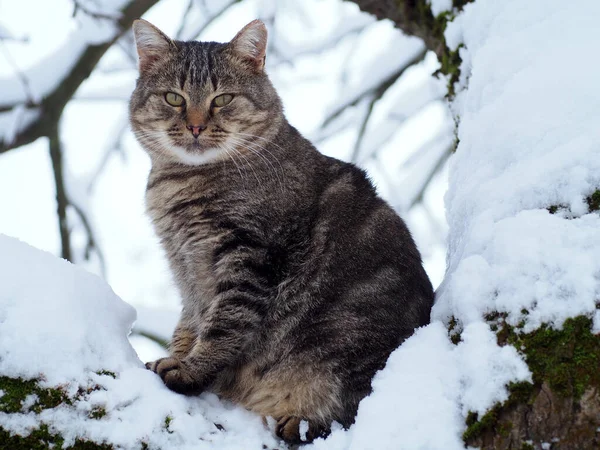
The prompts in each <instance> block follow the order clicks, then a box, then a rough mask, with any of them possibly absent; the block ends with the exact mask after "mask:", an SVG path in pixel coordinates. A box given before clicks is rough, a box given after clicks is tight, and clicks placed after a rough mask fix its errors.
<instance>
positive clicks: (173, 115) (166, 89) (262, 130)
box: [129, 19, 283, 165]
mask: <svg viewBox="0 0 600 450" xmlns="http://www.w3.org/2000/svg"><path fill="white" fill-rule="evenodd" d="M133 31H134V35H135V42H136V45H137V51H138V55H139V69H140V76H139V79H138V81H137V85H136V88H135V91H134V92H133V95H132V97H131V102H130V106H129V109H130V120H131V125H132V128H133V131H134V133H135V135H136V137H137V139H138V140H139V141H140V143H141V144H142V145H143V146H144V148H145V149H146V150H147V151H148V152H149V153H150V156H151V157H152V159H153V160H155V161H162V160H171V161H173V160H174V161H178V162H180V163H184V164H192V165H200V164H205V163H207V162H210V161H215V160H219V159H221V158H224V157H226V155H227V152H229V151H230V150H234V151H235V150H237V151H244V150H245V149H248V148H250V149H257V148H260V147H261V146H264V145H265V142H266V141H267V140H268V139H270V138H271V137H272V136H273V135H274V134H275V133H276V132H277V130H278V128H279V126H280V124H281V123H282V120H283V109H282V106H281V101H280V99H279V97H278V95H277V93H276V92H275V89H274V88H273V86H272V85H271V83H270V81H269V79H268V77H267V75H266V73H265V71H264V64H265V52H266V46H267V30H266V28H265V26H264V24H263V23H262V22H261V21H259V20H255V21H253V22H250V23H249V24H248V25H246V26H245V27H244V28H243V29H242V30H241V31H240V32H239V33H238V34H237V35H236V36H235V37H234V38H233V39H232V40H231V42H228V43H225V44H221V43H216V42H196V41H190V42H182V41H174V40H171V39H169V38H168V37H167V36H166V35H165V34H163V33H162V32H161V31H160V30H159V29H158V28H156V27H155V26H153V25H152V24H150V23H149V22H147V21H145V20H141V19H140V20H136V21H135V22H134V24H133Z"/></svg>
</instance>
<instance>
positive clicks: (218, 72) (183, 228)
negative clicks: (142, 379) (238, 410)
mask: <svg viewBox="0 0 600 450" xmlns="http://www.w3.org/2000/svg"><path fill="white" fill-rule="evenodd" d="M133 30H134V35H135V42H136V45H137V51H138V55H139V71H140V74H139V79H138V81H137V85H136V87H135V90H134V92H133V94H132V97H131V102H130V121H131V126H132V129H133V131H134V133H135V136H136V137H137V139H138V141H139V142H140V144H141V145H142V147H143V148H144V149H145V150H146V151H147V152H148V154H149V155H150V159H151V163H152V168H151V171H150V174H149V177H148V184H147V191H146V206H147V211H148V214H149V215H150V217H151V220H152V222H153V225H154V228H155V230H156V233H157V234H158V236H159V238H160V241H161V244H162V246H163V247H164V250H165V252H166V254H167V257H168V260H169V263H170V268H171V270H172V272H173V275H174V279H175V281H176V284H177V286H178V288H179V291H180V294H181V297H182V303H183V308H182V313H181V318H180V321H179V323H178V325H177V327H176V329H175V332H174V334H173V339H172V342H171V347H170V356H169V357H167V358H162V359H159V360H158V361H154V362H150V363H148V364H147V368H149V369H151V370H152V371H154V372H156V373H157V374H158V375H159V376H160V377H161V378H162V380H163V381H164V383H165V384H166V386H168V387H169V388H170V389H172V390H173V391H175V392H179V393H183V394H188V395H196V394H200V393H202V392H203V391H206V390H210V391H212V392H215V393H217V394H218V395H219V396H221V397H222V398H225V399H229V400H231V401H234V402H237V403H239V404H241V405H243V406H245V407H246V408H248V409H250V410H252V411H255V412H256V413H258V414H260V415H262V416H263V417H268V416H270V417H272V418H274V419H275V421H276V422H277V423H276V425H275V432H276V435H277V436H279V437H280V438H282V439H283V440H285V441H286V442H289V443H299V442H301V441H302V442H304V441H311V440H313V439H315V438H316V437H319V436H325V435H326V434H327V433H328V432H329V429H330V425H331V423H332V421H337V422H339V423H340V424H342V425H343V426H345V427H348V426H350V425H351V424H352V423H353V421H354V417H355V415H356V412H357V408H358V404H359V402H360V401H361V399H363V398H364V397H365V396H366V395H368V394H369V393H370V392H371V379H372V378H373V376H374V374H375V373H376V372H377V371H378V370H380V369H382V368H383V367H384V365H385V363H386V360H387V358H388V356H389V355H390V353H391V352H392V351H393V350H394V349H396V348H397V347H398V346H399V345H400V344H401V343H402V342H403V341H404V340H405V339H406V338H407V337H409V336H410V335H411V334H412V333H413V331H414V329H415V328H417V327H420V326H423V325H425V324H427V323H428V322H429V315H430V310H431V306H432V303H433V296H434V295H433V289H432V286H431V283H430V281H429V279H428V277H427V275H426V273H425V271H424V269H423V266H422V262H421V257H420V254H419V252H418V250H417V248H416V246H415V243H414V242H413V239H412V237H411V235H410V233H409V231H408V229H407V227H406V225H405V224H404V222H403V221H402V219H401V218H400V217H399V216H398V215H397V214H396V213H395V212H394V211H393V210H392V208H390V206H388V204H387V203H386V202H384V201H383V200H382V199H381V198H380V197H378V196H377V194H376V191H375V189H374V187H373V185H372V183H371V182H370V181H369V179H368V178H367V176H366V174H365V172H364V171H363V170H361V169H359V168H358V167H356V166H355V165H353V164H349V163H345V162H342V161H339V160H337V159H334V158H330V157H326V156H324V155H323V154H321V153H319V152H318V151H317V150H316V149H315V147H313V145H312V144H311V143H310V142H309V141H307V140H306V139H305V138H303V137H302V136H301V135H300V133H299V132H298V131H297V130H296V129H295V128H294V127H293V126H291V125H290V124H289V123H288V122H287V120H286V118H285V116H284V113H283V107H282V104H281V100H280V98H279V96H278V94H277V92H276V91H275V89H274V88H273V86H272V84H271V82H270V81H269V78H268V76H267V74H266V73H265V68H264V65H265V52H266V46H267V30H266V28H265V26H264V24H263V23H262V22H261V21H259V20H255V21H253V22H250V23H249V24H248V25H246V26H245V27H244V28H243V29H242V30H241V31H240V32H239V33H238V34H237V35H236V36H235V37H234V38H233V40H232V41H231V42H229V43H216V42H181V41H174V40H171V39H169V38H168V37H167V36H166V35H165V34H163V33H162V32H161V31H160V30H158V29H157V28H156V27H154V26H153V25H151V24H150V23H148V22H146V21H144V20H141V19H139V20H137V21H136V22H135V23H134V25H133ZM303 420H304V421H306V422H307V423H308V432H307V433H306V436H301V434H304V433H300V429H299V428H300V422H301V421H303ZM301 438H302V439H301Z"/></svg>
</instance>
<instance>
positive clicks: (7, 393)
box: [0, 377, 113, 450]
mask: <svg viewBox="0 0 600 450" xmlns="http://www.w3.org/2000/svg"><path fill="white" fill-rule="evenodd" d="M0 389H1V390H2V393H3V395H2V397H0V412H5V413H8V414H11V413H18V412H22V410H23V401H24V400H25V399H26V398H27V397H28V396H30V395H36V396H37V400H36V401H35V403H34V404H33V405H32V406H31V407H30V408H29V409H28V410H29V411H32V412H34V413H40V412H42V411H43V410H45V409H50V408H55V407H57V406H59V405H64V404H66V405H72V404H73V400H72V399H70V398H69V397H68V396H67V394H66V393H65V392H64V391H63V390H61V389H58V388H43V387H41V386H40V385H39V380H23V379H20V378H9V377H0ZM104 415H106V410H104V409H103V408H96V409H94V410H92V411H91V413H90V417H91V418H94V419H100V418H101V417H103V416H104ZM63 445H64V439H63V438H62V437H61V436H60V435H58V434H54V433H52V432H51V431H50V430H49V428H48V425H45V424H42V425H40V427H39V428H38V429H37V430H33V431H32V432H31V433H30V434H29V435H28V436H19V435H13V434H11V433H10V432H8V431H7V430H4V429H3V428H2V427H1V426H0V449H10V450H42V449H50V448H55V449H60V448H63ZM64 448H65V449H69V450H70V449H72V450H110V449H112V448H113V447H112V446H109V445H106V444H96V443H94V442H89V441H84V440H80V439H78V440H77V441H75V443H74V444H73V445H72V446H69V447H64Z"/></svg>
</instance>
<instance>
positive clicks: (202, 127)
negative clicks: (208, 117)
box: [186, 125, 206, 138]
mask: <svg viewBox="0 0 600 450" xmlns="http://www.w3.org/2000/svg"><path fill="white" fill-rule="evenodd" d="M186 128H187V129H188V130H190V131H191V132H192V135H193V136H194V137H195V138H197V137H198V136H200V133H201V132H203V131H204V130H206V125H188V126H187V127H186Z"/></svg>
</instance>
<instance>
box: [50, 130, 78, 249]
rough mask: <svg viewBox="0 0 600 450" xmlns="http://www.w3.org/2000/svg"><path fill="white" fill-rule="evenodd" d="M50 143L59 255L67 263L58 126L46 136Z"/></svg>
mask: <svg viewBox="0 0 600 450" xmlns="http://www.w3.org/2000/svg"><path fill="white" fill-rule="evenodd" d="M48 138H49V140H50V143H49V147H50V159H51V160H52V171H53V172H54V185H55V186H56V212H57V214H58V228H59V230H60V244H61V251H60V255H61V256H62V257H63V258H64V259H66V260H67V261H73V255H72V252H71V241H70V239H69V224H68V222H67V206H68V205H69V200H68V199H67V192H66V189H65V178H64V172H63V152H62V147H61V143H60V138H59V136H58V125H56V126H55V127H53V129H52V130H51V132H50V133H49V136H48Z"/></svg>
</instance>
